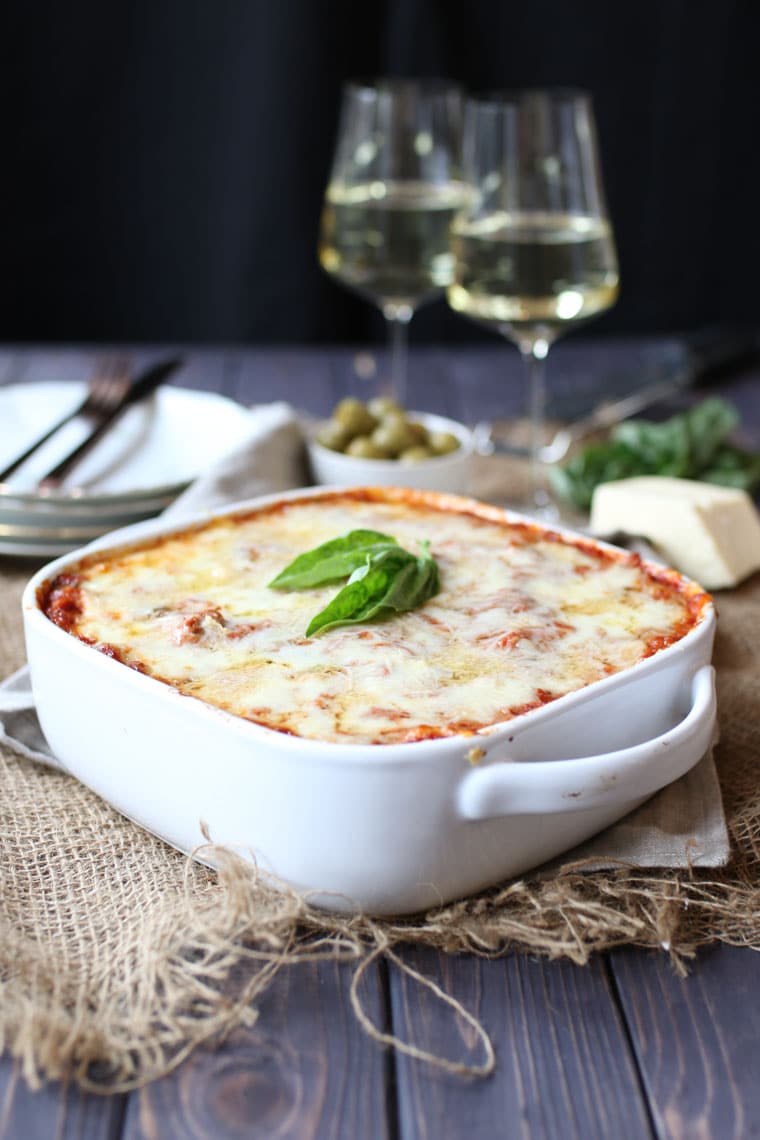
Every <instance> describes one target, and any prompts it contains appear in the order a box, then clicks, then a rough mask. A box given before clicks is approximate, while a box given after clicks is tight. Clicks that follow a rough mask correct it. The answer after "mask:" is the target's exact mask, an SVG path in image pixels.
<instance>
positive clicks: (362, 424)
mask: <svg viewBox="0 0 760 1140" xmlns="http://www.w3.org/2000/svg"><path fill="white" fill-rule="evenodd" d="M332 418H333V419H334V420H336V421H337V422H338V423H339V424H340V425H341V427H343V428H345V430H346V431H347V432H348V433H349V434H350V435H352V436H353V435H369V433H370V432H371V431H372V429H373V428H374V427H375V426H376V424H377V420H376V419H375V417H374V416H373V415H372V413H371V412H370V411H369V410H368V409H367V407H366V406H365V405H364V404H363V403H362V402H361V400H356V399H354V398H353V397H352V396H347V397H346V399H345V400H341V401H340V403H339V404H338V405H337V407H336V408H335V411H334V412H333V414H332Z"/></svg>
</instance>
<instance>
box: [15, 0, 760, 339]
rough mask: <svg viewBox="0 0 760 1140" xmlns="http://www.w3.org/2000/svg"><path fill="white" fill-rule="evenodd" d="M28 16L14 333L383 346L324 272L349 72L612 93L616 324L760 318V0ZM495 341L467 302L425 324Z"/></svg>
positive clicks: (441, 308) (604, 321)
mask: <svg viewBox="0 0 760 1140" xmlns="http://www.w3.org/2000/svg"><path fill="white" fill-rule="evenodd" d="M4 23H5V34H4V36H3V37H2V38H3V39H4V41H5V42H4V47H3V53H4V58H3V61H2V67H1V68H0V82H1V83H2V88H1V89H0V96H1V98H2V116H3V124H2V153H3V156H4V159H3V161H4V169H3V171H2V184H3V197H4V203H3V209H2V214H1V215H0V216H1V217H2V251H3V258H2V264H3V273H2V276H1V282H2V284H1V285H0V289H1V290H2V295H1V296H0V338H1V339H3V340H5V341H16V342H18V341H58V342H62V341H108V340H136V341H140V340H142V341H160V340H182V341H188V342H220V341H235V342H251V343H257V342H258V343H324V342H348V343H356V342H361V341H364V340H380V339H381V338H382V322H381V319H380V318H379V316H378V315H377V314H376V313H374V312H373V310H372V309H371V307H370V306H369V305H368V304H366V303H364V302H362V301H361V300H358V299H357V298H355V297H353V296H352V295H351V294H349V293H347V292H346V291H344V290H343V289H342V288H341V287H340V286H339V285H337V284H334V283H333V282H332V281H330V280H329V279H327V278H326V276H325V275H324V274H323V272H322V271H321V270H320V268H319V267H318V265H317V261H316V234H317V226H318V220H319V213H320V205H321V197H322V191H323V189H324V186H325V182H326V179H327V174H328V169H329V164H330V159H331V151H332V144H333V138H334V132H335V127H336V122H337V113H338V105H339V98H340V87H341V83H342V81H343V80H344V79H346V78H352V77H356V76H372V75H380V74H386V75H407V76H424V75H440V76H446V77H449V78H452V79H454V80H457V81H459V82H461V83H462V84H463V85H464V86H465V87H466V88H468V89H471V90H478V89H486V88H500V87H501V88H504V87H519V86H528V85H530V86H537V85H553V84H571V85H578V86H583V87H586V88H588V89H589V90H590V91H591V93H592V95H593V97H594V102H595V108H596V113H597V119H598V125H599V134H600V141H601V150H602V161H603V167H604V171H605V178H606V185H607V196H608V199H609V204H610V211H611V214H612V218H613V223H614V225H615V230H616V234H617V240H618V248H619V254H620V262H621V271H622V291H621V298H620V301H619V302H618V305H617V306H616V308H615V309H614V310H613V311H612V312H611V313H610V314H608V315H607V316H605V317H603V318H601V319H600V320H598V321H596V322H595V323H594V325H593V330H594V333H595V334H597V333H598V334H602V333H625V334H629V333H632V334H635V333H640V332H641V333H643V332H647V333H650V332H663V331H672V330H684V329H690V328H694V327H696V326H698V325H701V324H704V323H706V322H712V321H716V320H721V319H731V320H741V321H747V322H749V323H751V324H755V323H756V309H757V303H758V294H759V292H760V285H759V284H758V259H759V255H760V237H759V236H758V217H759V214H758V206H757V202H758V198H759V197H760V180H759V179H758V174H759V173H760V160H759V158H758V148H759V147H760V133H759V132H758V124H759V120H760V115H759V113H758V112H759V109H760V78H759V77H758V72H759V69H760V64H759V63H758V42H759V37H758V32H760V15H759V10H758V6H757V5H756V4H755V3H754V2H751V0H745V2H741V0H712V2H694V0H692V2H689V0H642V2H641V3H632V2H630V0H620V2H617V3H615V2H613V0H604V2H601V0H599V2H596V0H587V2H580V3H568V2H566V0H565V2H559V0H532V2H530V3H526V2H525V0H523V2H522V3H516V2H512V0H469V2H468V0H458V2H456V3H454V2H449V0H438V2H436V0H397V2H395V3H392V2H386V3H378V2H377V0H373V2H372V3H365V4H359V3H353V2H350V0H98V2H95V0H83V2H81V3H71V4H59V5H56V6H54V5H53V4H39V3H37V4H35V3H29V2H27V3H25V4H23V5H22V4H21V3H20V2H17V0H14V2H13V3H12V4H11V6H10V8H6V18H5V21H4ZM589 327H591V326H589ZM488 336H489V334H487V333H483V332H481V331H480V330H479V329H477V328H476V327H475V326H474V325H471V324H470V323H469V322H467V321H465V320H464V319H463V318H461V317H458V316H456V315H455V314H453V313H451V312H449V310H448V309H447V307H446V305H445V302H443V301H441V302H437V303H435V304H433V305H431V306H429V307H428V308H427V309H424V310H422V311H420V313H419V314H417V315H416V316H415V319H414V321H413V323H412V328H411V338H412V342H424V341H430V340H463V339H471V338H484V337H488Z"/></svg>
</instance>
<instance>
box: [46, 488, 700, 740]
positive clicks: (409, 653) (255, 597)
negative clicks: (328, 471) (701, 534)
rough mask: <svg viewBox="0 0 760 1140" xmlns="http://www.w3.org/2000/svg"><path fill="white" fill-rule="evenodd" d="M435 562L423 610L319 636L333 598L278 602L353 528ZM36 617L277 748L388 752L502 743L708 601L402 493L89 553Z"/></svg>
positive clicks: (686, 623) (249, 517) (593, 551)
mask: <svg viewBox="0 0 760 1140" xmlns="http://www.w3.org/2000/svg"><path fill="white" fill-rule="evenodd" d="M367 528H370V529H374V530H377V531H379V532H382V533H384V534H387V535H389V536H392V537H393V538H394V539H395V540H396V541H397V542H398V543H399V544H400V545H401V546H402V547H404V548H405V549H409V550H413V549H416V548H419V546H420V544H421V543H429V550H430V553H431V554H432V556H433V557H434V559H435V561H436V562H437V565H438V569H439V574H440V590H439V592H438V593H437V594H435V596H433V597H431V598H429V599H428V600H427V601H425V602H424V603H423V604H422V605H420V606H419V607H417V608H415V609H412V610H409V611H408V612H402V613H395V612H394V613H390V614H387V613H386V614H383V615H380V617H378V618H375V619H373V620H367V621H365V622H358V623H357V624H351V625H344V626H339V627H337V628H330V629H327V630H325V631H322V632H319V633H318V634H316V635H314V636H311V637H307V636H306V635H305V630H306V629H307V627H308V625H309V622H310V619H311V618H312V617H313V616H314V614H315V613H317V612H318V611H319V610H320V609H322V608H323V607H325V606H326V605H327V604H328V603H329V601H330V599H331V598H332V597H334V595H335V590H336V587H335V584H330V585H321V586H318V587H315V588H311V589H299V590H276V589H273V588H272V586H271V582H272V580H273V579H274V578H275V577H276V576H277V575H278V573H280V572H281V571H282V569H283V567H285V566H286V565H287V564H288V563H290V562H291V560H292V559H293V558H294V557H296V556H297V555H299V554H300V553H302V552H304V551H308V550H310V549H313V548H314V547H316V546H318V545H320V544H321V543H324V542H327V541H330V540H332V539H334V538H336V536H340V535H343V534H346V533H348V532H350V531H352V530H356V529H367ZM39 600H40V605H41V608H42V609H43V611H44V612H45V613H46V614H47V616H48V617H49V619H50V620H51V621H53V622H55V623H56V624H57V625H58V626H60V627H61V628H62V629H64V630H65V631H66V632H68V633H69V634H71V635H73V636H74V637H77V638H79V639H80V640H81V641H83V642H86V643H87V644H88V645H89V646H92V647H93V650H97V651H100V652H101V653H105V654H107V655H108V656H110V657H113V658H115V659H116V660H117V661H119V662H122V663H123V664H124V665H125V666H129V667H131V668H133V669H137V670H139V671H140V672H142V673H145V674H148V675H150V676H151V677H154V678H156V679H157V680H159V681H161V682H163V683H165V684H167V685H171V686H173V687H174V688H175V689H177V690H179V691H180V692H181V693H184V694H187V696H188V697H193V698H197V699H199V700H202V701H205V702H207V703H208V704H211V705H215V706H218V707H220V708H222V709H224V710H226V711H227V712H229V713H232V714H234V715H235V716H239V717H243V718H245V719H246V720H249V721H254V722H255V723H257V724H260V725H264V726H266V727H267V728H270V729H274V730H277V731H279V732H284V733H290V734H293V735H296V736H300V737H306V738H311V739H317V740H322V741H333V742H336V743H354V744H356V743H371V744H378V745H381V744H385V743H397V742H405V741H417V740H425V739H429V738H432V737H442V736H450V735H452V734H466V735H476V734H478V733H482V732H484V731H487V729H488V728H489V726H492V725H494V724H497V723H501V722H504V721H507V720H509V719H511V718H514V717H516V716H519V715H520V714H522V713H525V712H527V711H528V710H531V709H534V708H536V707H538V706H540V705H544V704H546V703H548V702H550V701H554V700H556V699H557V698H559V697H562V696H563V695H565V694H567V693H570V692H573V691H575V690H578V689H580V688H582V687H583V686H586V685H589V684H592V683H593V682H595V681H598V680H600V679H601V678H604V677H607V676H609V675H610V674H614V673H618V672H620V671H621V670H624V669H628V668H629V667H631V666H632V665H634V664H635V663H636V662H637V661H641V660H642V659H643V658H646V657H650V656H651V655H652V654H655V653H658V652H659V651H660V650H662V649H664V648H665V647H667V646H669V645H671V644H673V643H674V642H676V641H678V640H679V639H680V638H682V637H684V636H685V634H686V633H688V631H689V630H691V629H692V628H693V627H694V626H695V625H696V624H697V623H698V622H699V620H700V615H701V613H702V611H703V609H704V607H705V605H706V604H707V602H708V600H709V599H708V595H706V594H705V593H704V591H703V590H702V589H701V588H700V587H699V586H697V585H696V584H695V583H692V582H689V581H687V580H686V579H684V578H682V577H681V576H679V575H678V574H676V573H675V572H673V571H670V570H665V569H662V570H660V569H659V568H656V567H654V566H652V565H651V564H646V563H642V561H641V559H640V558H639V557H638V556H637V555H635V554H631V553H627V552H624V551H620V550H614V549H610V548H605V547H603V546H600V545H598V544H597V543H595V542H593V541H590V540H589V541H586V540H584V539H583V538H582V537H580V536H578V537H568V536H567V535H561V534H559V533H557V532H555V531H552V530H550V529H547V528H546V527H543V526H541V525H539V524H532V523H529V522H526V521H520V520H515V519H510V518H509V516H508V515H505V514H504V513H503V512H502V511H500V510H498V509H497V508H494V507H489V506H487V505H485V504H481V503H477V502H475V501H473V500H468V499H461V498H458V497H454V496H446V495H437V494H433V493H429V492H415V491H408V490H402V489H389V488H369V489H367V488H364V489H355V488H354V489H349V490H345V491H324V492H320V493H318V494H316V495H302V496H296V497H291V498H289V499H284V500H279V501H277V502H276V503H273V504H268V505H263V506H260V507H258V508H256V509H251V510H248V511H245V512H238V513H234V514H231V515H227V516H224V515H223V516H220V517H216V518H212V519H210V520H208V521H207V522H204V523H202V524H197V525H193V526H190V527H187V528H185V529H182V530H179V531H176V532H174V533H171V534H166V535H162V536H159V537H154V538H152V539H150V540H147V541H144V542H142V543H141V544H138V545H134V546H131V547H129V548H123V549H114V550H113V551H105V552H103V553H100V554H98V553H93V554H91V555H89V556H87V557H84V558H83V559H81V560H80V561H79V562H76V563H74V564H72V566H70V567H69V568H68V569H67V571H66V572H65V573H63V574H61V575H59V576H58V577H57V578H55V579H53V580H51V581H49V582H48V583H47V584H46V586H45V587H44V589H43V590H42V592H41V596H40V599H39Z"/></svg>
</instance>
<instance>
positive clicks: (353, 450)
mask: <svg viewBox="0 0 760 1140" xmlns="http://www.w3.org/2000/svg"><path fill="white" fill-rule="evenodd" d="M346 455H353V456H354V458H355V459H387V458H388V452H387V451H384V450H383V448H382V447H378V445H377V444H376V443H375V441H374V440H373V439H371V438H370V436H368V435H357V436H355V437H354V438H353V439H352V440H351V442H350V443H349V445H348V447H347V448H346Z"/></svg>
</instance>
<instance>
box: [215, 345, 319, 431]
mask: <svg viewBox="0 0 760 1140" xmlns="http://www.w3.org/2000/svg"><path fill="white" fill-rule="evenodd" d="M339 356H340V354H338V353H333V352H328V351H320V350H318V349H313V350H310V351H304V350H303V349H300V350H299V349H266V350H263V349H248V350H245V351H243V350H240V351H238V352H235V351H234V350H233V351H231V352H230V353H229V354H228V357H229V359H231V360H233V361H236V362H237V366H238V372H237V377H236V384H235V398H236V399H238V400H240V402H241V403H243V404H258V403H271V402H272V401H274V400H285V401H286V402H287V403H290V404H292V405H293V407H294V408H295V409H296V410H297V411H305V412H308V413H310V414H312V415H325V414H327V413H328V412H329V411H330V409H331V407H332V405H333V402H334V400H335V399H337V398H338V394H337V384H336V372H335V359H336V358H337V357H339Z"/></svg>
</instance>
